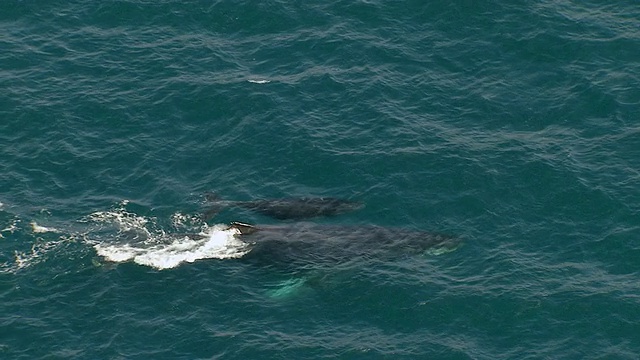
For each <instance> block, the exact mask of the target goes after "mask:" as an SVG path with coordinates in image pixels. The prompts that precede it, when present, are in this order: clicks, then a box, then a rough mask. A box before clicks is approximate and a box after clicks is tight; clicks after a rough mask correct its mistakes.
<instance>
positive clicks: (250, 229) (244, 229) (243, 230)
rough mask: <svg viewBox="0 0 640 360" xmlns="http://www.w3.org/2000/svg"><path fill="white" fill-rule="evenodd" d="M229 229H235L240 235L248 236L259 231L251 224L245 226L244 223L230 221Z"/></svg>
mask: <svg viewBox="0 0 640 360" xmlns="http://www.w3.org/2000/svg"><path fill="white" fill-rule="evenodd" d="M229 229H236V230H238V231H239V232H240V235H249V234H253V233H254V232H256V231H258V230H260V229H258V228H257V227H255V226H253V225H251V224H245V223H241V222H239V221H232V222H231V223H230V224H229Z"/></svg>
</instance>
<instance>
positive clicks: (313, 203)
mask: <svg viewBox="0 0 640 360" xmlns="http://www.w3.org/2000/svg"><path fill="white" fill-rule="evenodd" d="M205 197H206V200H207V202H208V204H209V208H208V209H207V210H206V211H205V212H204V213H203V218H204V220H205V221H206V220H210V219H211V218H213V217H214V216H215V215H217V214H218V213H219V212H220V211H222V210H223V209H225V208H227V207H237V208H242V209H246V210H250V211H253V212H256V213H259V214H262V215H266V216H269V217H271V218H274V219H278V220H303V219H310V218H315V217H323V216H335V215H338V214H343V213H347V212H350V211H354V210H357V209H360V208H361V207H363V204H362V203H360V202H357V201H351V200H346V199H340V198H334V197H300V198H282V199H259V200H250V201H232V200H221V199H219V198H218V196H217V195H215V194H213V193H208V194H206V196H205Z"/></svg>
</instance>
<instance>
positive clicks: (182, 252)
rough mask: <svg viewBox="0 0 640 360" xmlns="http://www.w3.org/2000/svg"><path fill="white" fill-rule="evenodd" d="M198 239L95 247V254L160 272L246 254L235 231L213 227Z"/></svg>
mask: <svg viewBox="0 0 640 360" xmlns="http://www.w3.org/2000/svg"><path fill="white" fill-rule="evenodd" d="M202 235H203V238H202V239H193V238H190V237H188V236H174V237H173V238H171V237H169V239H170V241H169V242H165V243H159V244H155V245H150V244H148V242H145V243H143V244H106V243H99V244H95V245H94V248H95V249H96V252H97V253H98V255H100V256H102V257H104V258H105V259H106V260H108V261H112V262H128V261H133V262H135V263H137V264H140V265H145V266H151V267H153V268H156V269H159V270H162V269H170V268H174V267H176V266H178V265H180V264H182V263H185V262H186V263H191V262H194V261H196V260H202V259H230V258H239V257H242V256H244V255H245V254H246V253H248V252H249V250H250V249H249V248H248V244H246V243H244V242H242V241H240V240H238V239H237V238H236V236H235V235H236V230H234V229H224V228H223V227H222V226H220V225H217V226H214V227H212V228H211V229H210V231H209V233H208V234H202Z"/></svg>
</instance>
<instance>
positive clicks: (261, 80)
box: [247, 79, 271, 84]
mask: <svg viewBox="0 0 640 360" xmlns="http://www.w3.org/2000/svg"><path fill="white" fill-rule="evenodd" d="M247 81H248V82H250V83H253V84H268V83H270V82H271V80H264V79H250V80H247Z"/></svg>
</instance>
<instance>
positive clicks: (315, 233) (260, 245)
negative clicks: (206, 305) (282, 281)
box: [228, 221, 462, 264]
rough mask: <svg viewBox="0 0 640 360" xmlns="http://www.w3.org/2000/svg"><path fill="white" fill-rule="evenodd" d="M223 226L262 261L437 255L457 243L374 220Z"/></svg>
mask: <svg viewBox="0 0 640 360" xmlns="http://www.w3.org/2000/svg"><path fill="white" fill-rule="evenodd" d="M228 229H230V230H233V231H235V233H236V236H237V238H239V239H240V240H241V241H243V242H245V243H247V244H249V245H250V249H251V250H250V251H249V252H248V253H247V254H246V255H245V256H244V257H243V258H245V259H248V260H254V261H258V262H268V263H274V262H281V263H284V264H294V263H303V264H304V263H307V264H308V263H309V262H313V263H314V264H316V263H324V262H327V263H336V262H343V261H352V260H354V259H357V258H361V259H392V258H397V257H405V256H411V255H421V256H424V255H442V254H445V253H449V252H452V251H455V250H456V249H458V248H459V247H460V246H461V244H462V242H461V240H460V239H459V238H458V237H455V236H451V235H447V234H443V233H434V232H426V231H421V230H413V229H406V228H402V227H384V226H377V225H330V224H317V223H311V222H296V223H290V224H286V223H285V224H279V225H253V224H248V223H243V222H237V221H234V222H231V223H230V224H229V227H228Z"/></svg>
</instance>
